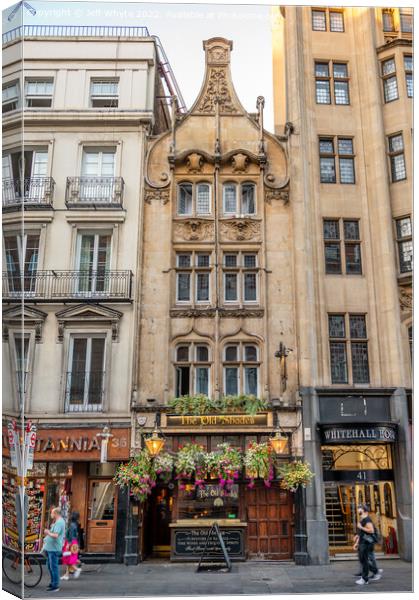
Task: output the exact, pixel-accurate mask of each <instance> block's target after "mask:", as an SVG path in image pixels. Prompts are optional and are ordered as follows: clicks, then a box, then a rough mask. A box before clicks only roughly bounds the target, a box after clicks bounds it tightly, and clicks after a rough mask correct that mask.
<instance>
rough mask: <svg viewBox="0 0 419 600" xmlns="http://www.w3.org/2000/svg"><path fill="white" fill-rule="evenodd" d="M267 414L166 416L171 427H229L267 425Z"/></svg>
mask: <svg viewBox="0 0 419 600" xmlns="http://www.w3.org/2000/svg"><path fill="white" fill-rule="evenodd" d="M267 424H268V414H267V413H260V414H258V415H239V414H237V415H234V414H232V415H196V416H195V415H167V425H168V426H172V427H190V426H191V425H192V426H196V427H231V426H234V425H238V426H242V425H267Z"/></svg>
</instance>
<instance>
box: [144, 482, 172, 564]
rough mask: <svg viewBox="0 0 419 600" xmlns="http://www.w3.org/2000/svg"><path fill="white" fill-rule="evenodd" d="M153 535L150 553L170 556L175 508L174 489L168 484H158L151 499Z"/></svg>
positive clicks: (150, 517)
mask: <svg viewBox="0 0 419 600" xmlns="http://www.w3.org/2000/svg"><path fill="white" fill-rule="evenodd" d="M149 502H150V511H149V519H150V524H151V530H150V531H149V535H150V537H151V540H150V542H151V543H150V544H149V553H151V555H152V556H154V557H160V558H169V557H170V527H169V524H170V523H171V521H172V510H173V489H171V487H169V486H168V485H157V487H156V488H154V490H153V493H152V496H151V498H150V500H149Z"/></svg>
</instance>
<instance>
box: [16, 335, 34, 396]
mask: <svg viewBox="0 0 419 600" xmlns="http://www.w3.org/2000/svg"><path fill="white" fill-rule="evenodd" d="M30 337H31V336H30V334H29V333H26V332H25V333H22V332H15V333H13V355H14V356H13V358H14V366H15V369H14V371H15V372H14V376H15V382H16V394H17V400H18V406H19V408H22V407H24V406H25V399H26V395H27V393H28V391H29V390H28V386H29V377H30V341H31V340H30Z"/></svg>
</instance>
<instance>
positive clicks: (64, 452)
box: [3, 426, 130, 560]
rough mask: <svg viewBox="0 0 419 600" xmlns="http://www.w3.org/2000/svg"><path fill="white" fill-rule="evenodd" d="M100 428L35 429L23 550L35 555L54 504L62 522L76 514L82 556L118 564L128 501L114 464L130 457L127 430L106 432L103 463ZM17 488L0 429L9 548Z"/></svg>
mask: <svg viewBox="0 0 419 600" xmlns="http://www.w3.org/2000/svg"><path fill="white" fill-rule="evenodd" d="M102 430H103V426H101V427H100V428H97V429H95V428H93V427H91V428H89V429H87V428H83V429H82V428H80V429H70V428H66V429H59V428H48V429H42V428H39V429H38V431H37V440H36V447H35V456H34V463H33V468H32V469H31V470H30V471H29V472H28V476H27V479H26V495H27V498H28V500H27V530H26V537H25V549H26V551H27V552H39V550H40V549H41V546H42V532H43V530H44V528H45V527H47V526H48V524H49V520H50V510H51V508H52V507H54V506H59V507H60V508H61V514H62V516H63V517H64V519H66V520H67V519H68V518H69V516H70V515H71V512H72V511H77V512H78V513H79V514H80V523H81V527H82V529H83V541H84V544H83V546H84V547H82V551H83V553H84V554H85V555H104V556H109V557H116V558H119V559H121V560H122V556H123V552H124V533H125V532H124V527H125V520H126V510H127V502H126V501H125V502H124V494H123V493H121V491H120V490H119V488H118V487H117V486H115V484H114V482H113V476H114V473H115V469H116V467H117V465H118V464H119V463H120V462H121V461H124V460H127V459H128V458H129V445H130V435H129V434H130V430H129V429H128V428H115V429H113V428H112V429H111V430H110V433H111V436H112V437H110V438H109V441H108V448H107V457H106V458H107V460H106V462H100V459H101V444H102V442H101V440H102V437H101V433H102ZM102 458H103V456H102ZM17 486H18V479H17V473H16V470H15V469H14V468H13V467H12V466H11V462H10V458H9V451H8V442H7V435H5V433H4V430H3V545H5V546H9V547H12V548H17V547H18V535H17V521H16V495H17V492H18V487H17Z"/></svg>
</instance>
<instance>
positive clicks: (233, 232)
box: [220, 219, 260, 241]
mask: <svg viewBox="0 0 419 600" xmlns="http://www.w3.org/2000/svg"><path fill="white" fill-rule="evenodd" d="M220 231H221V236H222V237H223V238H226V239H228V240H233V241H243V240H255V241H259V240H260V223H259V222H258V221H253V220H250V219H233V220H231V221H230V220H229V221H222V222H221V223H220Z"/></svg>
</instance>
